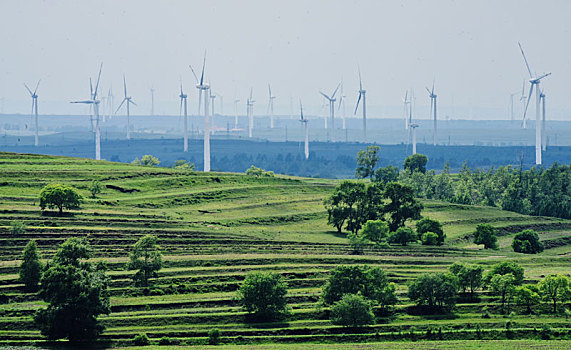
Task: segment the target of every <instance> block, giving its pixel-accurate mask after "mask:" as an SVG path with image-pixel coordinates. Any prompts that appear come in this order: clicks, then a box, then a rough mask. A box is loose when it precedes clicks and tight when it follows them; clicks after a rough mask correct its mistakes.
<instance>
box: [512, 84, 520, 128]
mask: <svg viewBox="0 0 571 350" xmlns="http://www.w3.org/2000/svg"><path fill="white" fill-rule="evenodd" d="M518 93H519V91H516V92H514V93H511V94H510V120H511V121H512V122H513V120H514V96H515V95H517V94H518Z"/></svg>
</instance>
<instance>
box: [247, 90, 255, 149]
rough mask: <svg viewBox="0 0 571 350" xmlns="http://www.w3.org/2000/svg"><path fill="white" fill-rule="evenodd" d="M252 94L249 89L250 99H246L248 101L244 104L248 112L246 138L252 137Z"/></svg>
mask: <svg viewBox="0 0 571 350" xmlns="http://www.w3.org/2000/svg"><path fill="white" fill-rule="evenodd" d="M252 93H253V89H250V97H249V98H248V101H247V102H246V108H247V111H248V137H250V138H251V137H252V136H253V130H254V102H256V101H254V100H253V99H252Z"/></svg>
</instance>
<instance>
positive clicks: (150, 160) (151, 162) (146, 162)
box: [141, 154, 161, 166]
mask: <svg viewBox="0 0 571 350" xmlns="http://www.w3.org/2000/svg"><path fill="white" fill-rule="evenodd" d="M159 164H161V161H160V160H159V158H157V157H155V156H152V155H150V154H145V155H144V156H142V157H141V165H142V166H157V165H159Z"/></svg>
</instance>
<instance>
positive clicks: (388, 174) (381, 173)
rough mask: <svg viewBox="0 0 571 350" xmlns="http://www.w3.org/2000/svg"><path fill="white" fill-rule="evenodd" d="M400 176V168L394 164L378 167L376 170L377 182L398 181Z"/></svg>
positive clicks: (375, 178)
mask: <svg viewBox="0 0 571 350" xmlns="http://www.w3.org/2000/svg"><path fill="white" fill-rule="evenodd" d="M398 178H399V168H397V167H396V166H392V165H387V166H386V167H382V168H378V169H377V170H376V171H375V177H374V180H375V182H379V183H382V184H386V183H388V182H394V181H397V180H398Z"/></svg>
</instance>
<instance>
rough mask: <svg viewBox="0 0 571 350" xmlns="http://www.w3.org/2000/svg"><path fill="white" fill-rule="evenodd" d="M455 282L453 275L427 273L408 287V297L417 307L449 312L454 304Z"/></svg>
mask: <svg viewBox="0 0 571 350" xmlns="http://www.w3.org/2000/svg"><path fill="white" fill-rule="evenodd" d="M456 290H457V280H456V277H455V276H454V275H451V274H444V273H440V272H438V273H427V274H423V275H420V276H419V277H417V278H416V279H415V280H414V281H412V282H411V283H410V284H409V286H408V297H409V298H410V300H412V301H415V302H416V303H417V304H418V305H426V306H428V307H429V308H431V309H434V308H439V309H443V310H449V309H450V308H452V307H454V305H455V304H456Z"/></svg>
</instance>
